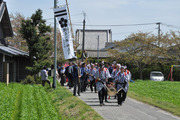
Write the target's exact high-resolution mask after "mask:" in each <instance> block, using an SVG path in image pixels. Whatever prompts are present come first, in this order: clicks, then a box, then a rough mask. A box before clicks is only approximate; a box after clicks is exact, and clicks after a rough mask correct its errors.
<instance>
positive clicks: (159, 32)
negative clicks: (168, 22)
mask: <svg viewBox="0 0 180 120" xmlns="http://www.w3.org/2000/svg"><path fill="white" fill-rule="evenodd" d="M156 24H157V25H158V45H160V35H161V28H160V25H161V23H160V22H158V23H156Z"/></svg>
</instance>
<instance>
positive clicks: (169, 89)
mask: <svg viewBox="0 0 180 120" xmlns="http://www.w3.org/2000/svg"><path fill="white" fill-rule="evenodd" d="M128 96H129V97H131V98H134V99H136V100H139V101H142V102H145V103H148V104H150V105H153V106H156V107H159V108H161V109H164V110H166V111H169V112H171V113H173V114H174V115H177V116H180V82H170V81H163V82H155V81H149V80H147V81H142V80H137V81H136V82H135V83H131V84H130V88H129V92H128Z"/></svg>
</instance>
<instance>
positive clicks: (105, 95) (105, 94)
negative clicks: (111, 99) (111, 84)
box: [104, 82, 108, 101]
mask: <svg viewBox="0 0 180 120" xmlns="http://www.w3.org/2000/svg"><path fill="white" fill-rule="evenodd" d="M106 86H108V83H107V82H106ZM107 95H108V94H107V89H106V90H105V93H104V98H105V101H107Z"/></svg>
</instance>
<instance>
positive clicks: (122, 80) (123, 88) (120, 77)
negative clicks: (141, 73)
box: [115, 66, 128, 106]
mask: <svg viewBox="0 0 180 120" xmlns="http://www.w3.org/2000/svg"><path fill="white" fill-rule="evenodd" d="M115 83H116V84H117V85H116V90H117V91H118V93H117V97H118V99H117V101H118V106H120V105H122V102H123V101H124V100H125V97H126V93H127V90H128V88H127V83H128V79H127V76H126V75H125V73H124V66H121V71H120V72H119V73H118V74H117V76H116V78H115Z"/></svg>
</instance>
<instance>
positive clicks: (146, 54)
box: [110, 32, 169, 79]
mask: <svg viewBox="0 0 180 120" xmlns="http://www.w3.org/2000/svg"><path fill="white" fill-rule="evenodd" d="M168 37H169V36H168V35H164V36H163V37H161V38H158V37H157V36H155V35H153V34H150V33H142V32H139V33H136V34H134V33H133V34H131V35H130V36H129V37H128V38H127V39H125V40H123V41H120V42H119V41H116V42H115V44H116V48H115V49H113V50H110V52H111V53H112V55H113V56H114V58H115V59H116V60H117V61H118V60H121V61H124V62H125V63H130V64H134V65H136V66H137V67H138V69H139V78H140V79H142V71H143V69H144V68H145V67H146V66H147V65H149V64H151V63H153V62H154V61H156V60H160V59H161V58H164V57H165V55H166V50H167V44H164V43H165V42H166V41H167V39H169V38H168ZM157 43H158V44H157Z"/></svg>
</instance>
